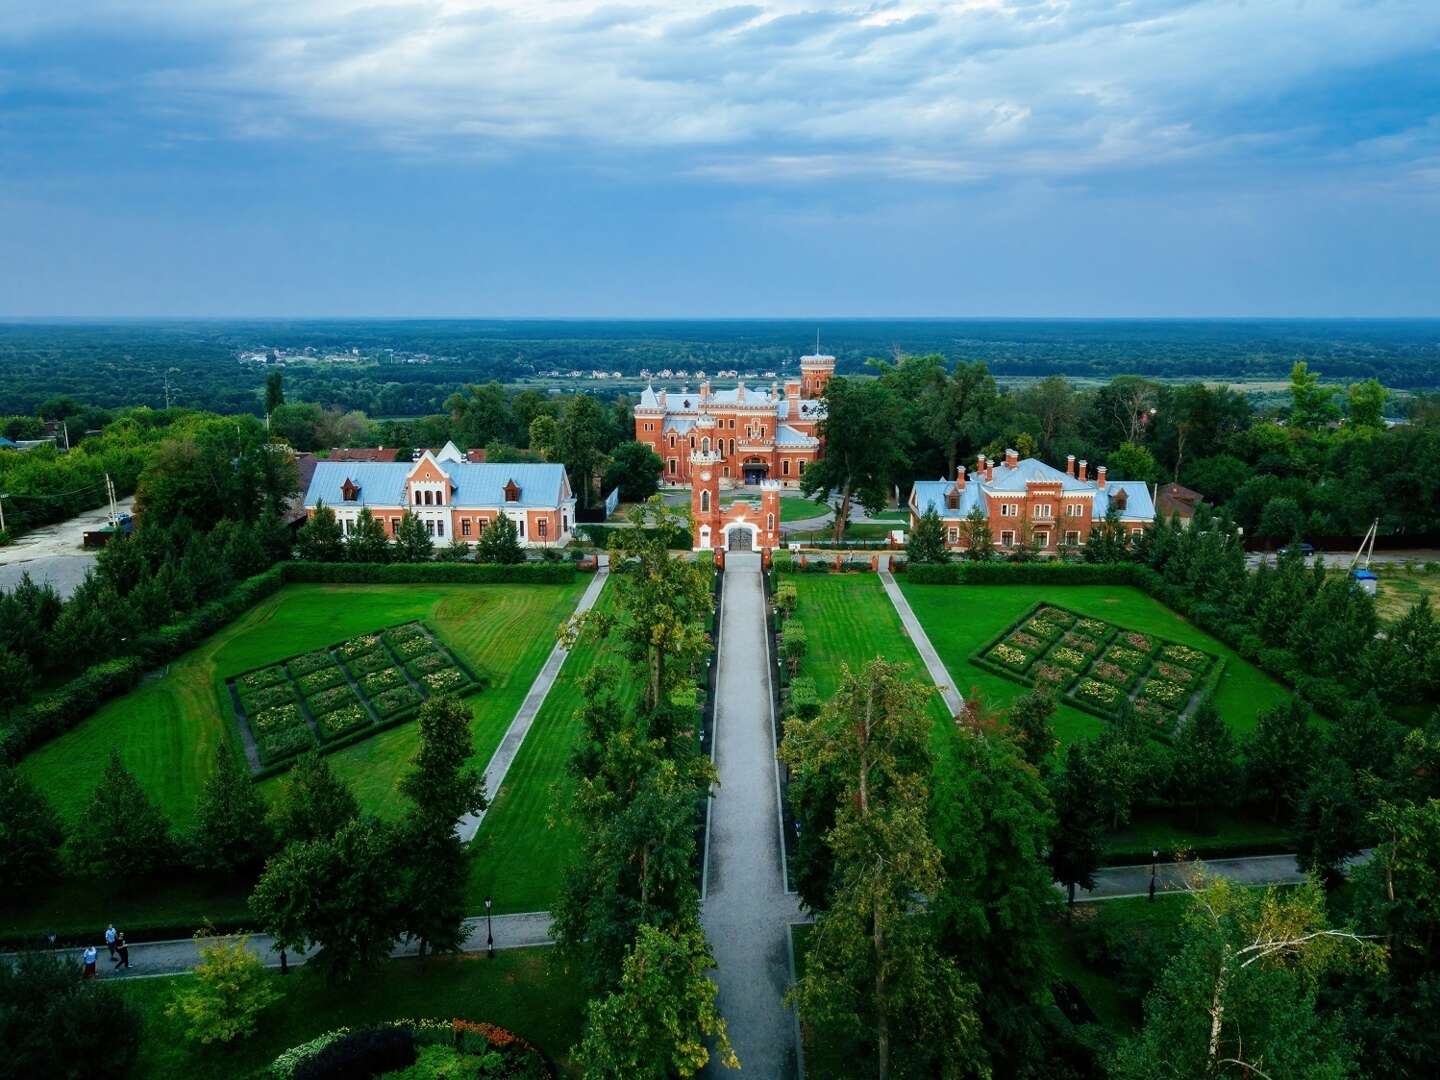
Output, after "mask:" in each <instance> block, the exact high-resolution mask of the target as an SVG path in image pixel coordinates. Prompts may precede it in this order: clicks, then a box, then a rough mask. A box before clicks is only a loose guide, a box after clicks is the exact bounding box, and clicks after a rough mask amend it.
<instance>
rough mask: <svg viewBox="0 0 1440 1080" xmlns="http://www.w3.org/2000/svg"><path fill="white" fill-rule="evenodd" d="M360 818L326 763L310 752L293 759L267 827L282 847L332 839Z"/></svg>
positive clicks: (352, 796) (348, 794) (345, 788)
mask: <svg viewBox="0 0 1440 1080" xmlns="http://www.w3.org/2000/svg"><path fill="white" fill-rule="evenodd" d="M359 816H360V804H359V803H358V802H356V801H355V796H354V795H353V794H351V792H350V789H349V788H347V787H346V786H345V783H344V781H342V780H341V779H340V778H339V777H338V776H336V775H335V772H334V770H332V769H331V768H330V760H329V759H328V758H325V757H322V756H320V754H319V753H317V752H315V751H313V750H312V751H311V752H309V753H307V754H302V755H301V756H300V757H298V758H296V759H295V764H294V765H293V766H292V767H291V769H290V771H289V773H288V774H287V775H286V776H285V778H284V780H283V781H282V782H281V785H280V791H279V793H278V794H277V795H276V797H275V802H274V804H273V805H272V806H271V808H270V824H271V827H272V828H273V829H274V830H275V835H276V837H277V838H278V839H279V841H280V842H281V843H282V844H292V843H296V842H299V841H304V840H320V839H327V838H329V837H331V836H334V835H335V834H336V833H337V832H338V831H339V830H340V827H341V826H343V825H344V824H346V823H347V822H349V821H353V820H355V818H357V817H359Z"/></svg>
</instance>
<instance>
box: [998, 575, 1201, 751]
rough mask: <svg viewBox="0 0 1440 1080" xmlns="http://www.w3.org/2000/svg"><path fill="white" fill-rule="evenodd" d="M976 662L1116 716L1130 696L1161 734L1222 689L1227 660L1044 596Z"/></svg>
mask: <svg viewBox="0 0 1440 1080" xmlns="http://www.w3.org/2000/svg"><path fill="white" fill-rule="evenodd" d="M970 662H971V663H972V664H974V665H975V666H977V667H980V668H983V669H985V670H986V671H989V672H992V673H993V674H996V675H1000V676H1002V677H1004V678H1007V679H1011V680H1013V681H1015V682H1019V683H1022V684H1023V685H1025V686H1030V687H1038V688H1046V689H1050V690H1052V691H1053V692H1054V693H1055V694H1056V696H1057V697H1059V698H1060V699H1061V700H1062V701H1065V702H1066V703H1068V704H1070V705H1073V706H1074V707H1075V708H1077V709H1082V710H1084V711H1086V712H1089V713H1093V714H1094V715H1096V716H1100V717H1102V718H1104V719H1113V718H1114V717H1115V715H1116V713H1117V711H1118V710H1119V709H1120V707H1121V704H1122V703H1123V702H1125V701H1129V702H1130V703H1131V705H1132V706H1133V707H1134V709H1135V711H1136V712H1137V713H1139V714H1140V715H1141V716H1142V717H1144V718H1145V719H1146V720H1147V721H1149V724H1148V727H1149V729H1150V730H1151V732H1152V733H1153V734H1155V735H1156V736H1157V737H1160V738H1170V737H1172V736H1173V735H1174V733H1175V730H1176V727H1177V725H1178V724H1179V722H1180V721H1181V720H1182V719H1183V718H1184V717H1186V716H1188V715H1189V714H1190V712H1191V711H1192V710H1193V709H1194V708H1195V706H1197V705H1198V704H1199V703H1200V702H1201V701H1202V700H1204V699H1205V697H1207V696H1208V695H1210V694H1211V693H1213V692H1214V688H1215V685H1216V683H1217V682H1218V681H1219V678H1220V675H1221V674H1222V672H1223V670H1224V666H1225V661H1224V660H1223V659H1222V658H1220V657H1218V656H1215V655H1213V654H1211V653H1208V652H1205V651H1203V650H1201V649H1197V648H1195V647H1194V646H1191V645H1186V644H1183V643H1181V642H1178V641H1172V640H1170V639H1168V638H1164V637H1160V636H1159V635H1157V634H1148V633H1141V632H1139V631H1137V630H1131V629H1127V628H1126V627H1124V626H1119V625H1117V624H1115V623H1112V622H1109V621H1107V620H1104V619H1099V618H1095V617H1093V616H1088V615H1081V614H1079V613H1077V612H1074V611H1071V610H1070V609H1068V608H1065V607H1061V606H1060V605H1058V604H1053V603H1048V602H1045V601H1040V602H1038V603H1036V604H1034V605H1033V606H1032V607H1031V608H1030V609H1029V610H1027V611H1026V612H1025V613H1024V614H1023V615H1021V616H1020V617H1019V618H1018V619H1016V620H1015V621H1014V622H1012V623H1011V624H1010V625H1009V626H1007V627H1006V628H1005V629H1004V630H1002V631H1001V632H1000V633H999V634H998V635H997V636H996V637H994V638H993V639H991V640H990V641H989V642H987V643H986V644H985V645H984V646H982V647H981V648H980V649H978V650H976V652H975V653H973V654H972V655H971V657H970Z"/></svg>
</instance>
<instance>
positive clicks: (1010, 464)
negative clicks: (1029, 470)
mask: <svg viewBox="0 0 1440 1080" xmlns="http://www.w3.org/2000/svg"><path fill="white" fill-rule="evenodd" d="M1019 464H1020V453H1019V451H1017V450H1006V451H1005V467H1006V468H1007V469H1013V468H1015V466H1016V465H1019Z"/></svg>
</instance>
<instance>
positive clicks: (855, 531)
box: [785, 521, 897, 544]
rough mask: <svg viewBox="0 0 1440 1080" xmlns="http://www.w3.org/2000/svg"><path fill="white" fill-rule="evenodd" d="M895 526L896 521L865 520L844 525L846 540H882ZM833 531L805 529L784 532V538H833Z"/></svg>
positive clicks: (801, 541)
mask: <svg viewBox="0 0 1440 1080" xmlns="http://www.w3.org/2000/svg"><path fill="white" fill-rule="evenodd" d="M896 527H897V523H894V522H892V523H890V524H885V523H883V522H868V521H867V522H865V523H863V524H860V525H846V526H845V539H846V540H884V539H885V538H886V537H888V536H889V535H890V533H891V532H892V531H893V530H894V529H895V528H896ZM834 538H835V532H834V530H833V529H827V528H821V529H806V530H805V531H804V532H792V533H786V534H785V539H786V540H794V541H796V542H797V543H802V544H803V543H805V542H806V541H810V540H833V539H834Z"/></svg>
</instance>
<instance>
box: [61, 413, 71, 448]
mask: <svg viewBox="0 0 1440 1080" xmlns="http://www.w3.org/2000/svg"><path fill="white" fill-rule="evenodd" d="M60 427H61V429H62V430H63V431H64V432H65V452H66V453H67V454H68V453H69V452H70V421H69V420H61V421H60Z"/></svg>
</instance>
